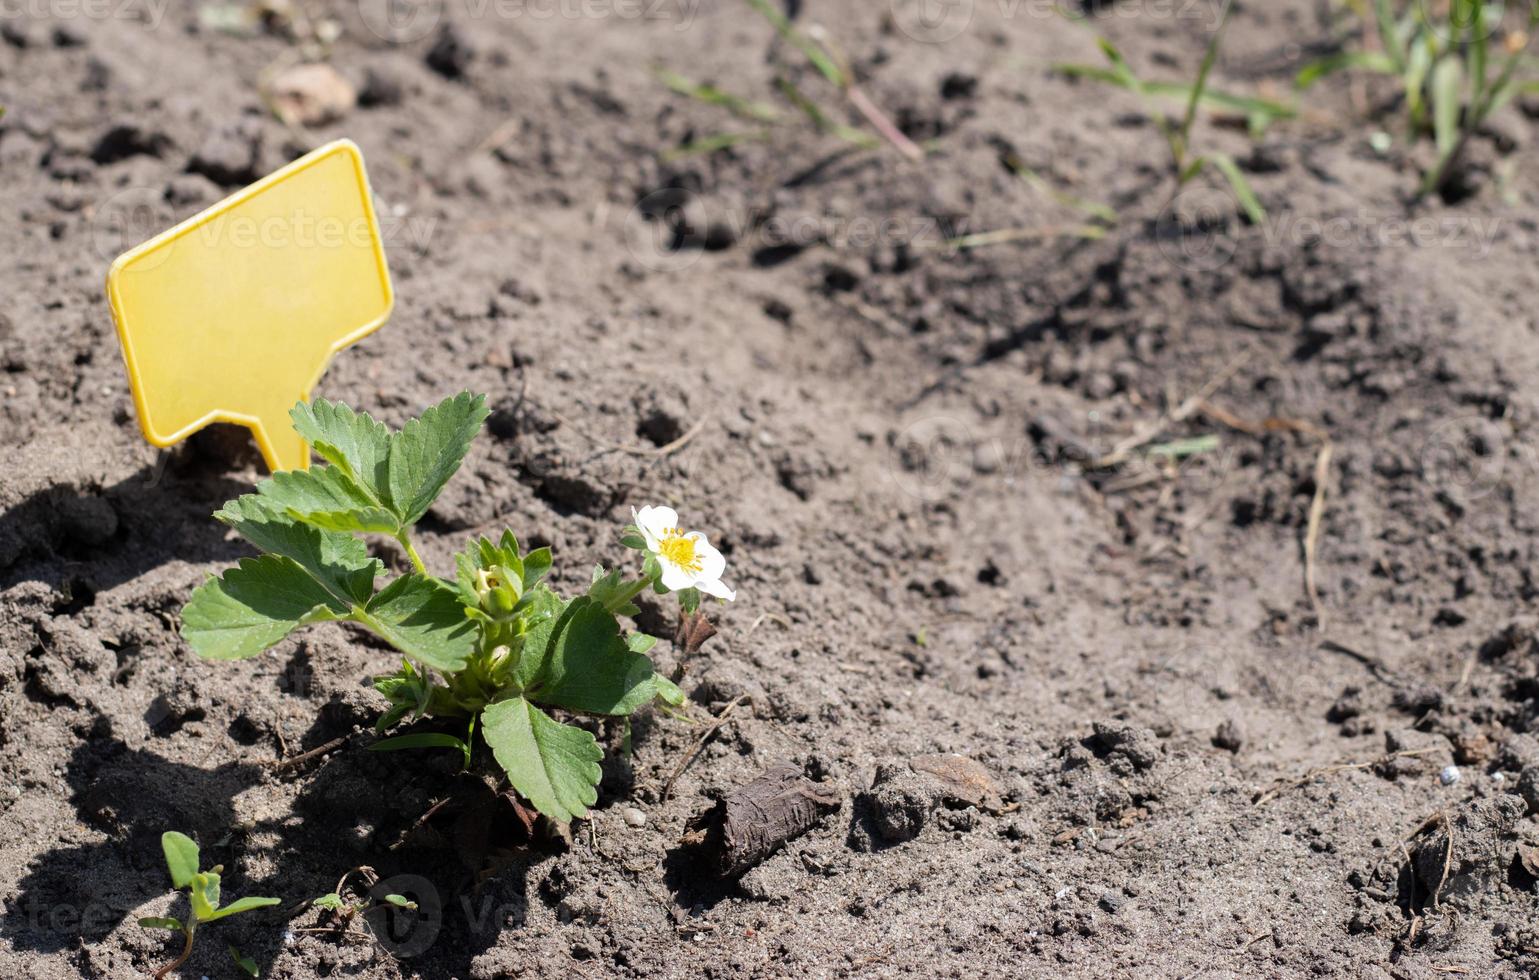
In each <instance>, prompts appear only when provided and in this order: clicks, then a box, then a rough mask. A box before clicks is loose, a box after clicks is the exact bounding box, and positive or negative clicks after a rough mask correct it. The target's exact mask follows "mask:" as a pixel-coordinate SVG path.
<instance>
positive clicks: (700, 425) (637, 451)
mask: <svg viewBox="0 0 1539 980" xmlns="http://www.w3.org/2000/svg"><path fill="white" fill-rule="evenodd" d="M551 415H552V416H554V417H555V418H556V420H557V421H559V422H560V423H561V424H562V425H564V426H566V427H567V428H569V429H571V430H572V431H573V432H575V433H577V434H578V435H580V436H582V437H583V438H584V439H586V440H588V441H589V442H591V443H593V444H594V445H597V446H602V447H603V448H605V449H608V450H612V451H613V452H617V453H625V454H626V455H628V456H670V455H672V454H673V453H676V452H678V451H679V450H680V449H683V448H684V447H685V446H687V445H689V444H690V443H691V442H693V441H694V438H695V436H697V435H699V434H700V432H701V431H702V430H703V429H704V428H705V425H706V423H707V422H709V421H710V418H709V417H703V418H701V419H700V420H699V421H698V422H696V423H695V424H694V425H692V426H690V429H689V431H688V432H686V433H684V434H683V435H681V436H679V437H678V438H677V439H675V440H673V441H672V442H670V443H668V444H667V445H666V446H656V447H650V448H646V449H643V448H640V447H637V446H622V445H620V444H619V443H617V442H610V441H609V440H607V439H600V438H599V437H598V436H596V435H593V434H592V433H591V432H588V431H586V430H584V429H583V428H582V427H581V426H579V425H578V424H577V423H575V422H573V421H572V420H571V419H569V418H567V417H566V416H564V415H562V414H561V413H560V412H551Z"/></svg>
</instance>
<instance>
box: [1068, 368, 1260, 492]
mask: <svg viewBox="0 0 1539 980" xmlns="http://www.w3.org/2000/svg"><path fill="white" fill-rule="evenodd" d="M1249 358H1250V352H1249V351H1244V352H1242V353H1241V354H1240V355H1239V356H1238V357H1236V358H1235V359H1234V360H1232V361H1230V362H1229V363H1228V364H1227V365H1226V366H1225V367H1224V369H1223V370H1222V371H1220V372H1218V374H1215V375H1214V376H1213V378H1212V380H1210V381H1209V382H1208V383H1207V384H1205V385H1203V386H1202V387H1201V388H1200V389H1199V390H1198V391H1197V393H1196V394H1194V395H1192V396H1191V397H1190V398H1188V399H1187V400H1186V401H1184V402H1182V403H1181V404H1180V405H1179V406H1177V407H1176V409H1175V411H1173V412H1168V413H1166V414H1165V415H1164V416H1162V417H1161V418H1160V419H1159V420H1158V421H1156V422H1154V423H1152V424H1150V425H1147V426H1145V427H1143V428H1142V429H1139V430H1138V431H1137V432H1135V433H1133V434H1132V435H1130V436H1128V437H1127V438H1126V439H1123V440H1122V441H1121V442H1119V443H1117V444H1116V445H1115V446H1113V447H1112V451H1111V452H1109V453H1107V454H1106V455H1104V456H1102V457H1100V458H1099V459H1097V460H1095V461H1094V462H1093V463H1092V464H1091V465H1092V466H1094V467H1095V468H1096V469H1109V468H1111V467H1113V466H1116V465H1117V464H1119V463H1122V462H1124V461H1126V460H1127V458H1128V457H1129V456H1131V455H1133V453H1134V451H1136V450H1137V449H1138V448H1139V447H1140V446H1145V445H1148V444H1149V443H1151V442H1153V441H1154V440H1155V439H1157V438H1159V436H1160V433H1162V432H1164V431H1165V429H1167V428H1168V427H1169V426H1170V425H1171V424H1173V423H1175V422H1183V421H1185V420H1186V419H1187V418H1189V417H1190V416H1191V415H1192V414H1193V413H1194V412H1196V411H1197V410H1198V409H1199V408H1201V407H1202V405H1203V404H1204V403H1205V402H1206V401H1207V399H1208V397H1209V396H1210V395H1212V394H1213V393H1214V392H1215V391H1217V390H1218V389H1219V388H1220V387H1222V386H1223V384H1224V382H1226V381H1228V380H1229V379H1230V378H1232V377H1234V374H1235V372H1236V371H1238V370H1239V369H1240V368H1241V367H1242V366H1243V365H1244V364H1245V362H1246V361H1247V360H1249Z"/></svg>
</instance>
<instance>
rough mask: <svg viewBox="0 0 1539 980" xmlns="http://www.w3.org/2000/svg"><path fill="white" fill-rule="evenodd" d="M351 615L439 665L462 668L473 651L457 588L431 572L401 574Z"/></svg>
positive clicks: (473, 634) (473, 632) (403, 649)
mask: <svg viewBox="0 0 1539 980" xmlns="http://www.w3.org/2000/svg"><path fill="white" fill-rule="evenodd" d="M355 618H356V619H357V621H358V622H360V623H362V624H363V625H365V626H367V627H368V628H369V629H371V630H373V631H374V632H375V633H377V634H379V636H380V637H382V638H383V639H385V640H386V641H388V642H389V643H390V645H391V646H393V647H395V648H396V649H397V650H400V651H401V652H402V653H404V654H406V655H407V656H408V657H415V658H416V659H417V660H420V661H422V662H423V663H425V664H427V665H428V666H429V667H436V668H438V669H439V670H445V671H454V670H462V669H464V667H465V661H466V660H467V659H468V658H469V657H470V655H471V654H472V653H474V652H475V645H476V625H475V623H473V622H471V621H470V620H469V619H466V618H465V607H464V605H463V604H462V603H461V601H460V596H459V593H457V592H456V591H455V590H453V589H451V588H450V587H449V586H447V585H445V584H444V583H442V582H440V581H438V580H437V579H434V578H428V577H426V576H423V575H415V574H414V575H403V576H401V577H400V578H398V579H396V580H395V581H394V582H391V583H390V584H389V585H388V586H386V587H385V588H384V589H382V590H380V592H379V594H378V595H376V596H375V597H374V598H372V599H370V600H369V604H368V605H367V606H366V607H364V609H363V610H362V611H361V612H360V613H357V614H355Z"/></svg>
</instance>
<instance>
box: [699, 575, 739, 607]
mask: <svg viewBox="0 0 1539 980" xmlns="http://www.w3.org/2000/svg"><path fill="white" fill-rule="evenodd" d="M695 588H697V589H699V590H700V591H701V592H704V593H705V594H706V595H713V596H715V597H716V598H718V599H725V600H727V601H728V602H731V601H733V600H734V599H736V598H737V592H736V590H734V589H729V588H727V587H726V585H724V584H723V583H722V581H721V579H719V578H718V579H711V580H710V581H706V580H704V579H701V580H700V581H698V582H696V583H695Z"/></svg>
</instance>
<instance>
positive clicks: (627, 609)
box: [588, 565, 645, 616]
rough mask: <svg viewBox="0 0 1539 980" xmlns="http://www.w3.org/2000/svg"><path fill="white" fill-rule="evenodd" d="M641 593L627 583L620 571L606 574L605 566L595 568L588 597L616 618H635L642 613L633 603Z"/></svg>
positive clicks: (616, 570)
mask: <svg viewBox="0 0 1539 980" xmlns="http://www.w3.org/2000/svg"><path fill="white" fill-rule="evenodd" d="M644 587H645V586H643V588H644ZM639 592H640V589H637V588H636V587H635V586H633V585H632V584H631V583H628V582H626V581H625V579H624V577H623V576H622V575H621V574H620V570H619V569H615V570H614V571H612V572H607V573H606V572H605V571H604V566H603V565H596V566H594V569H593V582H592V583H591V584H590V585H589V586H588V595H589V596H591V597H592V598H593V600H594V601H595V602H597V603H598V604H599V605H601V606H603V607H604V608H605V609H607V610H609V611H610V612H612V613H614V614H615V615H616V616H635V615H637V614H638V613H640V612H641V610H640V609H638V608H637V607H636V604H635V603H634V602H632V601H631V600H632V599H634V598H636V595H637V594H638V593H639Z"/></svg>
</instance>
